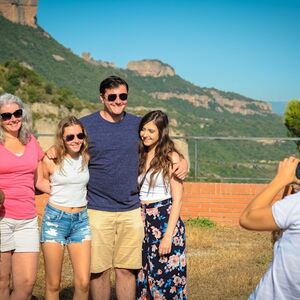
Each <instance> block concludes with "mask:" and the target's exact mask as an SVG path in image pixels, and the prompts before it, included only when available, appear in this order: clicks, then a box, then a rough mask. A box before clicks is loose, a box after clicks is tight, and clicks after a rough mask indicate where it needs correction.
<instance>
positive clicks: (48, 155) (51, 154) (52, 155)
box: [46, 146, 57, 159]
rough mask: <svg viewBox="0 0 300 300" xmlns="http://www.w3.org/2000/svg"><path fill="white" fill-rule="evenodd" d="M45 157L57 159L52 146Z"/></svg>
mask: <svg viewBox="0 0 300 300" xmlns="http://www.w3.org/2000/svg"><path fill="white" fill-rule="evenodd" d="M46 155H47V157H48V158H49V159H55V158H57V154H56V149H55V147H54V146H51V147H50V148H49V149H48V150H47V151H46Z"/></svg>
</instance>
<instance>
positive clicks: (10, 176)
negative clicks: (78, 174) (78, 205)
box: [0, 94, 50, 300]
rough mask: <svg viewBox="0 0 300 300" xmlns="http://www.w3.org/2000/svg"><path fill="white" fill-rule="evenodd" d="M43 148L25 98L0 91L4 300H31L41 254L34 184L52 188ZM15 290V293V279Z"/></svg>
mask: <svg viewBox="0 0 300 300" xmlns="http://www.w3.org/2000/svg"><path fill="white" fill-rule="evenodd" d="M43 155H44V153H43V151H42V149H41V147H40V145H39V143H38V142H37V140H36V139H35V137H34V136H33V135H32V133H31V131H30V126H29V118H28V114H27V112H26V110H25V108H24V105H23V103H22V101H21V100H20V98H18V97H16V96H14V95H11V94H4V95H2V96H0V190H2V191H3V193H4V195H5V201H4V202H3V204H2V206H1V207H0V239H1V243H0V299H2V300H6V299H18V300H22V299H31V295H32V290H33V286H34V284H35V281H36V274H37V268H38V256H39V232H38V223H37V215H36V209H35V202H34V186H36V187H37V188H38V189H40V190H42V191H44V192H49V191H50V186H49V183H47V181H44V180H43V170H42V162H41V159H42V158H43ZM11 279H12V291H11V292H10V280H11Z"/></svg>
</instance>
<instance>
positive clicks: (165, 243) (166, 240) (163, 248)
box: [158, 236, 172, 256]
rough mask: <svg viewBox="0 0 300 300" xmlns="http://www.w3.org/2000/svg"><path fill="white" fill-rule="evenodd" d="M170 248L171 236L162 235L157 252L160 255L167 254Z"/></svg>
mask: <svg viewBox="0 0 300 300" xmlns="http://www.w3.org/2000/svg"><path fill="white" fill-rule="evenodd" d="M171 248H172V236H164V237H163V238H162V240H161V241H160V244H159V248H158V253H159V255H160V256H163V255H166V254H169V253H170V252H171Z"/></svg>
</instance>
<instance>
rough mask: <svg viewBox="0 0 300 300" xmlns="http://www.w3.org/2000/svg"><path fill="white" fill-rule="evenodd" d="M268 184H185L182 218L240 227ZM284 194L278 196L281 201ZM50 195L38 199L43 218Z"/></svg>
mask: <svg viewBox="0 0 300 300" xmlns="http://www.w3.org/2000/svg"><path fill="white" fill-rule="evenodd" d="M265 186H266V185H265V184H246V183H240V184H237V183H203V182H185V183H184V194H183V203H182V210H181V215H182V217H183V218H184V219H188V218H195V217H205V218H209V219H211V220H213V221H215V222H216V223H218V224H220V225H231V226H237V225H238V221H239V216H240V214H241V212H242V210H243V209H244V208H245V207H246V205H247V204H248V203H249V201H251V199H253V197H254V196H255V195H257V194H258V193H259V192H260V191H261V190H262V189H263V188H264V187H265ZM281 196H282V192H281V193H279V194H278V196H277V198H278V199H280V198H281ZM47 198H48V197H47V195H46V194H41V195H37V196H36V205H37V210H38V214H39V215H42V213H43V210H44V207H45V205H46V202H47Z"/></svg>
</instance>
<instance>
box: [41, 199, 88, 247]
mask: <svg viewBox="0 0 300 300" xmlns="http://www.w3.org/2000/svg"><path fill="white" fill-rule="evenodd" d="M89 240H91V231H90V226H89V218H88V214H87V209H84V210H82V211H80V212H78V213H69V212H64V211H62V210H59V209H57V208H55V207H53V206H51V205H49V204H47V205H46V207H45V211H44V216H43V221H42V229H41V243H44V242H56V243H60V244H62V245H68V244H70V243H81V242H83V241H89Z"/></svg>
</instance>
